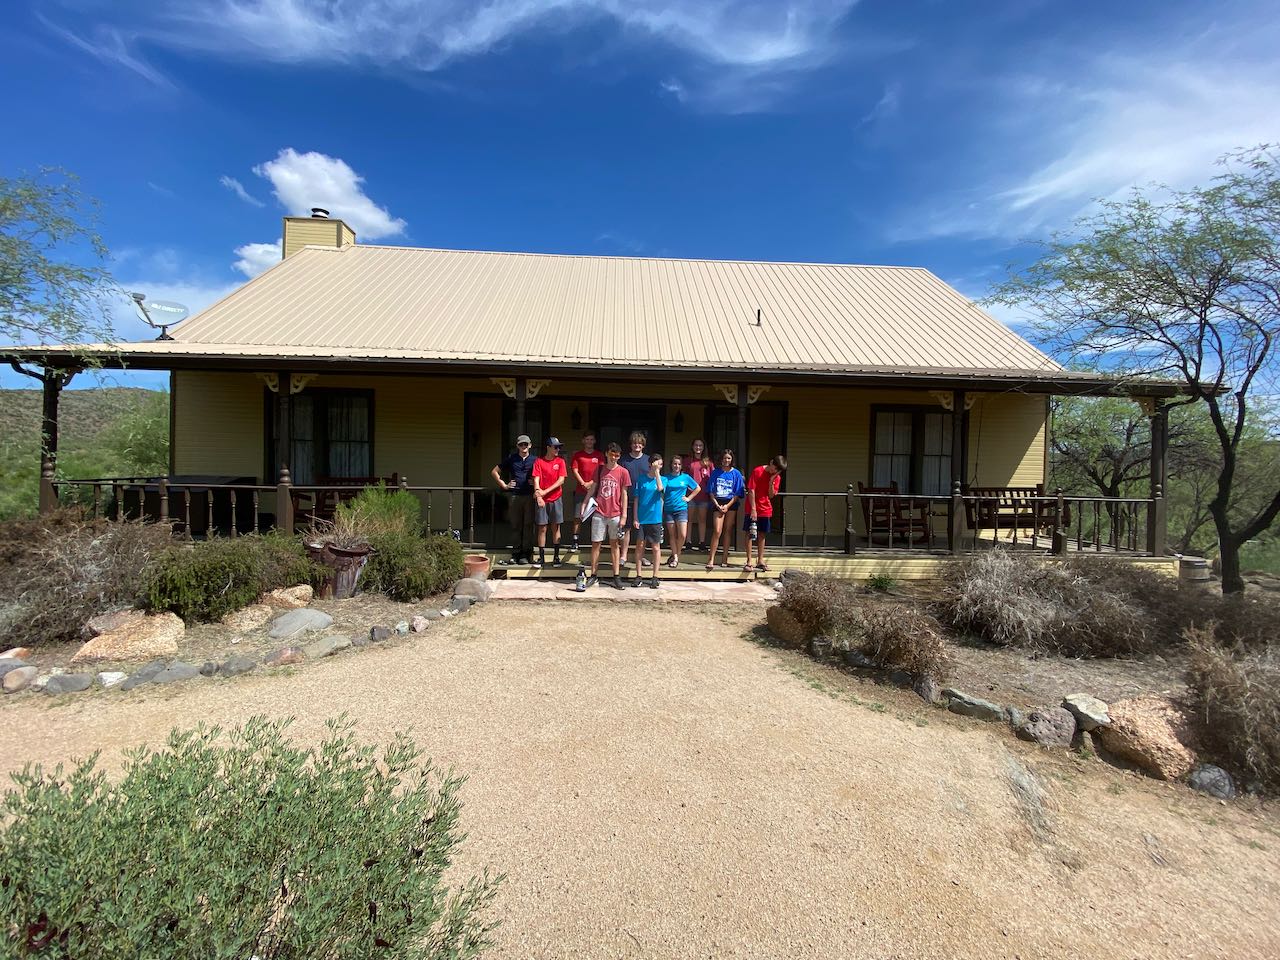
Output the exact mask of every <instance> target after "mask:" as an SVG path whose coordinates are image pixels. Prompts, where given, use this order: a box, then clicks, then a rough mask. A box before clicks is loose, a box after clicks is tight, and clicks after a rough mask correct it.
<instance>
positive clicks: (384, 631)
mask: <svg viewBox="0 0 1280 960" xmlns="http://www.w3.org/2000/svg"><path fill="white" fill-rule="evenodd" d="M391 636H392V633H391V631H390V630H389V629H388V628H386V627H384V626H383V625H382V624H378V625H377V626H373V627H370V628H369V639H370V640H372V641H373V642H374V643H381V642H382V641H383V640H390V639H391Z"/></svg>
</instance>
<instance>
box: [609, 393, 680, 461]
mask: <svg viewBox="0 0 1280 960" xmlns="http://www.w3.org/2000/svg"><path fill="white" fill-rule="evenodd" d="M591 419H592V420H594V421H595V422H596V428H595V429H596V438H597V440H598V441H599V445H600V447H601V448H605V447H607V446H608V445H609V444H610V443H616V444H617V445H618V446H620V447H621V448H622V452H623V453H624V454H625V453H628V452H629V451H630V449H631V447H630V443H629V441H630V438H631V434H632V432H633V431H635V430H639V431H640V432H641V433H643V434H644V435H645V437H646V438H647V440H648V442H647V443H646V444H645V451H646V452H648V453H655V452H657V453H661V452H662V449H663V442H664V441H665V439H666V426H667V407H666V404H662V403H592V404H591Z"/></svg>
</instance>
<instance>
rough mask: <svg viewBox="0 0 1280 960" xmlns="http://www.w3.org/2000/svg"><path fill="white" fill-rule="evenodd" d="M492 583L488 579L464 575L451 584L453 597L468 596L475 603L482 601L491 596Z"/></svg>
mask: <svg viewBox="0 0 1280 960" xmlns="http://www.w3.org/2000/svg"><path fill="white" fill-rule="evenodd" d="M493 589H494V587H493V584H492V583H490V582H489V581H488V580H475V579H472V578H470V577H466V578H464V579H462V580H459V581H458V582H457V583H455V584H454V585H453V595H454V596H455V597H470V598H471V599H472V600H474V601H475V602H476V603H484V602H485V601H486V600H488V599H489V598H490V597H492V596H493Z"/></svg>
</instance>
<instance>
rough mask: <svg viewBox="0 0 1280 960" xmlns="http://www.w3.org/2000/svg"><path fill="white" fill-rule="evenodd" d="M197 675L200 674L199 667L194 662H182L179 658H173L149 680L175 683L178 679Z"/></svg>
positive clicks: (186, 678) (188, 678)
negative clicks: (171, 661) (173, 659)
mask: <svg viewBox="0 0 1280 960" xmlns="http://www.w3.org/2000/svg"><path fill="white" fill-rule="evenodd" d="M198 676H200V668H199V667H197V666H196V665H195V664H194V663H183V662H182V661H181V660H175V661H173V663H171V664H169V665H168V666H167V667H165V668H164V669H163V670H161V671H160V672H159V673H157V674H156V675H155V676H154V677H152V678H151V682H152V683H177V682H178V681H179V680H190V679H192V678H193V677H198Z"/></svg>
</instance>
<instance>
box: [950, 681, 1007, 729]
mask: <svg viewBox="0 0 1280 960" xmlns="http://www.w3.org/2000/svg"><path fill="white" fill-rule="evenodd" d="M942 695H943V697H945V698H946V700H947V709H948V710H950V711H951V712H952V713H958V714H960V715H961V716H964V717H974V718H976V719H978V720H994V721H997V722H1000V721H1003V720H1004V707H1002V706H1000V705H999V704H997V703H992V702H991V701H990V700H983V699H982V698H981V697H975V696H972V695H970V694H967V693H965V692H964V691H963V690H956V689H954V688H953V687H947V688H946V689H945V690H943V691H942Z"/></svg>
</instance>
